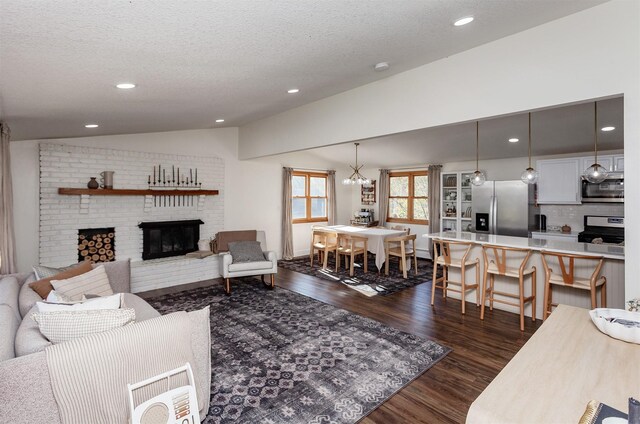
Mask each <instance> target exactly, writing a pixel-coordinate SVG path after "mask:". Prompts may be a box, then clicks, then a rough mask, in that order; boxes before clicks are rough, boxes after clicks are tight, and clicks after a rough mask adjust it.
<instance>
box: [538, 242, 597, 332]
mask: <svg viewBox="0 0 640 424" xmlns="http://www.w3.org/2000/svg"><path fill="white" fill-rule="evenodd" d="M540 253H542V266H544V273H545V279H544V280H545V281H544V313H543V317H542V319H543V320H545V319H547V317H548V316H549V314H550V313H551V308H552V307H553V306H558V304H557V303H553V301H552V297H553V286H554V285H557V286H563V287H571V288H574V289H579V290H588V291H589V293H590V294H591V309H595V308H597V307H598V305H597V301H596V297H597V291H598V288H600V307H601V308H606V307H607V277H605V276H602V275H600V271H601V270H602V264H603V263H604V258H603V257H602V256H588V255H576V254H570V253H557V252H548V251H546V250H543V251H542V252H540ZM565 260H568V261H569V264H568V265H569V266H568V269H567V263H566V262H565ZM552 265H553V266H555V265H557V266H558V268H556V270H557V269H559V270H560V273H557V272H554V270H553V269H552V268H551V266H552ZM576 268H579V269H580V270H584V274H590V275H589V277H576V275H575V273H576V271H575V270H576ZM591 270H592V271H591ZM589 271H591V272H589Z"/></svg>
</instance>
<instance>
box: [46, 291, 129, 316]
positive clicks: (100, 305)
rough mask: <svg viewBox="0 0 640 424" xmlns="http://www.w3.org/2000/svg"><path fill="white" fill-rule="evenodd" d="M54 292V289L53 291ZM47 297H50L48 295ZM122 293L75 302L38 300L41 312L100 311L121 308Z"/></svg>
mask: <svg viewBox="0 0 640 424" xmlns="http://www.w3.org/2000/svg"><path fill="white" fill-rule="evenodd" d="M51 293H53V291H52V292H51ZM47 299H49V298H48V297H47ZM120 301H121V295H120V293H117V294H114V295H111V296H104V297H96V298H93V299H87V300H86V301H84V302H78V303H74V304H71V305H70V304H64V303H50V302H48V301H47V302H38V303H36V305H38V311H39V312H55V311H98V310H104V309H120Z"/></svg>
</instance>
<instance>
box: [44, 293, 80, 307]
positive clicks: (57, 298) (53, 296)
mask: <svg viewBox="0 0 640 424" xmlns="http://www.w3.org/2000/svg"><path fill="white" fill-rule="evenodd" d="M44 301H45V302H47V303H66V304H71V303H75V302H73V301H72V300H71V299H69V298H67V297H65V296H63V295H61V294H60V293H57V292H56V291H55V290H51V291H50V292H49V294H48V295H47V298H46V299H45V300H44Z"/></svg>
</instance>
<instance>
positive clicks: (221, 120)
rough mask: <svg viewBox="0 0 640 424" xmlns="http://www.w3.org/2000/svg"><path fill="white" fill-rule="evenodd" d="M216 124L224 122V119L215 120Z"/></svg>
mask: <svg viewBox="0 0 640 424" xmlns="http://www.w3.org/2000/svg"><path fill="white" fill-rule="evenodd" d="M216 122H217V123H218V124H219V123H221V122H224V119H216Z"/></svg>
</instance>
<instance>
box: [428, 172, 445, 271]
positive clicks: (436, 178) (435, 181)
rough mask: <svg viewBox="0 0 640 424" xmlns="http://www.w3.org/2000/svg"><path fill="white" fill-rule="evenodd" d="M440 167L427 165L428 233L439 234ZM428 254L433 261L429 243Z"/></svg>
mask: <svg viewBox="0 0 640 424" xmlns="http://www.w3.org/2000/svg"><path fill="white" fill-rule="evenodd" d="M441 179H442V165H429V233H438V232H440V181H441ZM429 254H430V255H431V259H433V243H432V242H431V241H429Z"/></svg>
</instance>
